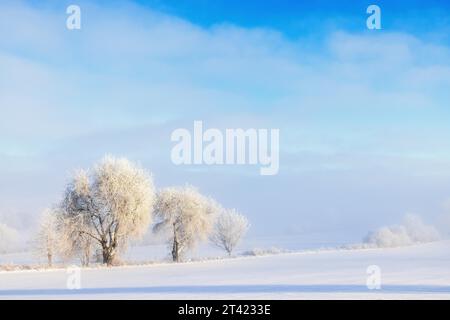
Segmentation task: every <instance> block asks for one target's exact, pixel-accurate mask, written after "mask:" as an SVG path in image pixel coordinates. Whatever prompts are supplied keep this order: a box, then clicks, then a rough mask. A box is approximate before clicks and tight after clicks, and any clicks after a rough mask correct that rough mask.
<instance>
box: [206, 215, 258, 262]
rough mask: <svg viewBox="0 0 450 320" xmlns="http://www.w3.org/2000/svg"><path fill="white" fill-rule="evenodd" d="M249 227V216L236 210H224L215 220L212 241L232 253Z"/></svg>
mask: <svg viewBox="0 0 450 320" xmlns="http://www.w3.org/2000/svg"><path fill="white" fill-rule="evenodd" d="M249 227H250V224H249V222H248V220H247V218H246V217H245V216H243V215H242V214H240V213H239V212H237V211H236V210H234V209H231V210H223V211H222V212H221V213H220V214H219V216H218V217H217V219H216V221H215V224H214V229H213V232H212V233H211V236H210V239H211V242H212V243H213V244H215V245H216V246H217V247H219V248H221V249H223V250H225V251H226V252H227V253H228V255H231V253H232V252H233V249H234V248H235V247H236V246H237V245H238V243H239V242H240V241H241V239H242V238H243V237H244V235H245V233H246V232H247V231H248V228H249Z"/></svg>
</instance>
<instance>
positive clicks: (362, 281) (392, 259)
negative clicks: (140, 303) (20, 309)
mask: <svg viewBox="0 0 450 320" xmlns="http://www.w3.org/2000/svg"><path fill="white" fill-rule="evenodd" d="M369 265H378V266H379V267H380V268H381V285H382V287H381V289H380V290H369V289H368V288H367V286H366V280H367V276H368V275H367V274H366V269H367V267H368V266H369ZM67 277H68V275H67V273H66V270H64V269H59V270H48V271H12V272H0V299H450V242H449V241H441V242H434V243H429V244H422V245H415V246H409V247H403V248H394V249H358V250H326V251H311V252H303V253H282V254H276V255H267V256H258V257H240V258H233V259H226V260H211V261H199V262H187V263H180V264H172V263H159V264H154V265H149V266H126V267H115V268H105V267H101V268H89V269H83V270H82V271H81V289H78V290H69V289H67V286H66V283H67Z"/></svg>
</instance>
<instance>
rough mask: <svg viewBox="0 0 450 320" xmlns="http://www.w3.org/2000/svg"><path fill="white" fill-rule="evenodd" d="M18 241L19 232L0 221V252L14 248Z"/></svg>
mask: <svg viewBox="0 0 450 320" xmlns="http://www.w3.org/2000/svg"><path fill="white" fill-rule="evenodd" d="M18 242H19V233H18V232H17V230H16V229H14V228H12V227H10V226H8V225H6V224H3V223H0V253H5V252H9V251H11V250H13V249H15V248H16V246H17V243H18Z"/></svg>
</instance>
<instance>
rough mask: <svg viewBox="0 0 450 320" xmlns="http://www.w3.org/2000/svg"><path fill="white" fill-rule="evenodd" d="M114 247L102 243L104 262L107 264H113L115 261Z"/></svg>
mask: <svg viewBox="0 0 450 320" xmlns="http://www.w3.org/2000/svg"><path fill="white" fill-rule="evenodd" d="M114 253H115V252H114V248H111V247H110V246H107V245H106V244H102V255H103V263H104V264H106V265H107V266H112V265H113V263H114V258H115V254H114Z"/></svg>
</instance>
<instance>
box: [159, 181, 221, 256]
mask: <svg viewBox="0 0 450 320" xmlns="http://www.w3.org/2000/svg"><path fill="white" fill-rule="evenodd" d="M217 210H218V206H217V204H216V203H215V201H214V200H212V199H210V198H207V197H205V196H203V195H201V194H200V193H199V192H198V191H197V190H196V189H195V188H193V187H191V186H185V187H172V188H167V189H163V190H162V191H160V192H159V193H158V196H157V200H156V205H155V215H156V218H157V219H158V221H157V223H156V224H155V225H154V228H153V230H154V231H155V232H162V231H163V230H165V231H166V232H168V234H169V237H168V239H169V245H170V247H171V250H172V252H171V253H172V259H173V261H175V262H178V261H180V259H181V258H182V256H183V254H184V253H185V252H186V251H188V250H189V249H191V248H193V247H194V246H195V245H196V244H197V243H198V242H199V241H201V240H205V239H207V237H208V235H209V233H210V231H211V226H212V221H213V218H214V214H215V213H216V212H217Z"/></svg>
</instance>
